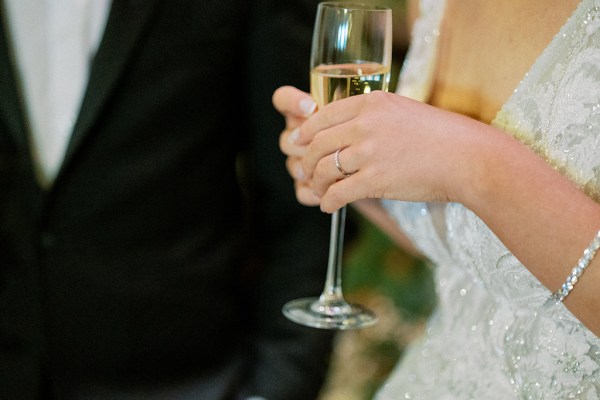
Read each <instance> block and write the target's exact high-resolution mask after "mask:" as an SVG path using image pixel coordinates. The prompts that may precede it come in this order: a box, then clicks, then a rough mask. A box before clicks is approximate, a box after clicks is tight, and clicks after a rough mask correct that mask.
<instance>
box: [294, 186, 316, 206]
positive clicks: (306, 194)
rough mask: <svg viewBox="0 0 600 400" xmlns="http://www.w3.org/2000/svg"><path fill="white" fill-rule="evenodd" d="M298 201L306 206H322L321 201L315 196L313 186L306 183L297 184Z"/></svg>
mask: <svg viewBox="0 0 600 400" xmlns="http://www.w3.org/2000/svg"><path fill="white" fill-rule="evenodd" d="M294 187H295V189H296V199H297V200H298V202H299V203H300V204H302V205H305V206H318V205H320V204H321V199H320V198H319V197H318V196H316V195H315V193H314V192H313V189H312V186H311V185H310V184H309V183H306V182H296V183H295V185H294Z"/></svg>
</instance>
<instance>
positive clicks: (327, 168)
mask: <svg viewBox="0 0 600 400" xmlns="http://www.w3.org/2000/svg"><path fill="white" fill-rule="evenodd" d="M352 150H353V147H347V148H346V149H344V150H340V151H339V152H338V151H336V152H334V153H333V154H332V155H329V156H327V157H324V158H323V159H321V160H320V161H319V162H318V163H317V166H316V168H315V171H314V174H313V176H312V181H313V191H314V192H315V194H316V195H317V196H319V197H320V196H323V195H325V193H326V192H327V191H328V190H329V187H330V186H332V185H334V184H335V183H336V182H338V181H340V180H342V179H346V178H348V177H349V176H351V175H353V174H354V173H355V172H356V171H357V169H358V168H357V167H354V163H350V162H349V161H350V160H351V159H352V158H353V157H352V153H353V151H352ZM336 154H337V157H336ZM336 158H337V160H336ZM343 160H346V161H343ZM302 172H303V173H304V171H302Z"/></svg>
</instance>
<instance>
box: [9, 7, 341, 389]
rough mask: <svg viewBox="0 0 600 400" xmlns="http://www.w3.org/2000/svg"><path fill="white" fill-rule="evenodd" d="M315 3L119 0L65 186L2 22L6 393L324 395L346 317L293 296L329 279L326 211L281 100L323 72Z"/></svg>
mask: <svg viewBox="0 0 600 400" xmlns="http://www.w3.org/2000/svg"><path fill="white" fill-rule="evenodd" d="M315 10H316V1H307V0H304V1H285V2H281V1H267V0H264V1H263V0H260V1H248V0H198V1H191V0H187V1H186V0H169V1H166V0H114V1H113V5H112V8H111V11H110V14H109V18H108V22H107V26H106V32H105V35H104V37H103V39H102V42H101V44H100V47H99V50H98V52H97V54H96V56H95V59H94V60H93V63H92V68H91V76H90V81H89V84H88V87H87V91H86V93H85V97H84V100H83V105H82V108H81V112H80V114H79V117H78V119H77V122H76V125H75V128H74V131H73V134H72V138H71V141H70V143H69V145H68V149H67V153H66V157H65V160H64V163H63V166H62V168H61V170H60V172H59V175H58V177H57V178H56V181H55V183H54V185H53V186H52V187H51V188H50V189H48V190H43V189H42V188H40V186H39V185H38V183H37V181H36V170H35V167H34V165H33V163H32V162H31V152H30V148H29V145H28V133H27V132H28V131H27V121H26V120H25V118H24V116H23V115H24V113H23V107H22V101H21V99H20V95H19V93H20V90H19V81H18V79H15V76H17V75H16V74H15V68H14V62H13V59H12V56H11V54H12V53H11V49H10V41H9V40H7V36H6V32H5V34H4V35H3V36H2V37H1V38H0V91H1V95H0V399H3V400H6V399H23V400H27V399H40V398H52V397H51V396H54V398H60V399H94V398H98V399H100V398H106V399H134V398H136V399H137V398H140V399H151V398H165V399H179V398H198V399H205V400H210V399H230V398H235V397H236V396H244V395H251V394H259V395H262V396H265V397H267V398H269V399H270V400H275V399H285V400H291V399H296V398H297V399H309V398H314V397H315V396H316V393H317V391H318V389H319V385H320V383H321V380H322V378H323V371H324V367H325V365H326V359H327V354H328V352H329V346H330V335H328V334H327V333H325V332H322V331H316V330H312V329H308V328H303V327H300V326H298V325H295V324H292V323H290V322H287V321H286V320H285V319H284V318H283V317H282V316H281V312H280V308H281V306H282V305H283V304H284V302H285V301H286V300H289V299H291V298H294V297H298V296H305V295H312V294H317V293H318V292H319V291H320V289H321V285H322V282H323V277H324V271H325V263H326V260H325V257H326V252H327V236H328V217H326V216H324V215H321V213H320V212H318V210H316V209H308V208H304V207H302V206H300V205H298V204H297V203H296V201H295V199H294V195H293V188H292V183H291V180H290V179H289V178H288V176H287V174H286V172H285V168H284V159H283V156H282V155H281V154H280V152H279V150H278V147H277V140H278V133H279V131H280V130H281V128H282V126H283V121H282V119H281V117H280V116H279V115H277V114H276V112H275V111H274V110H273V108H272V106H271V103H270V97H271V93H272V91H273V90H274V89H275V88H276V87H277V86H279V85H281V84H284V83H286V84H287V83H289V84H295V85H298V86H300V87H303V88H306V86H307V79H308V67H307V63H308V53H309V40H310V34H311V26H312V22H313V18H314V11H315ZM4 25H5V24H4ZM4 31H5V30H4Z"/></svg>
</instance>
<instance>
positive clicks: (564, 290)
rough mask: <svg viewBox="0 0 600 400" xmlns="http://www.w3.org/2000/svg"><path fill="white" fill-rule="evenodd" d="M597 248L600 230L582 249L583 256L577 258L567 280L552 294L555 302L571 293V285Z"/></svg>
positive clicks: (590, 260) (581, 272) (579, 275)
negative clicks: (577, 260)
mask: <svg viewBox="0 0 600 400" xmlns="http://www.w3.org/2000/svg"><path fill="white" fill-rule="evenodd" d="M598 249H600V231H598V233H596V236H595V237H594V240H592V242H591V243H590V245H589V246H588V247H587V248H586V249H585V250H584V251H583V256H582V257H581V258H580V259H579V262H578V263H577V265H576V266H575V267H573V270H572V271H571V274H570V275H569V276H568V277H567V281H566V282H565V283H563V285H562V286H561V288H560V289H558V290H557V291H556V293H554V294H552V298H553V299H554V300H556V302H557V303H560V302H561V301H563V300H564V299H565V298H566V297H567V296H568V295H569V293H571V290H573V287H574V286H575V284H576V283H577V281H578V280H579V277H581V275H582V274H583V271H585V269H586V268H587V267H588V266H589V265H590V263H591V262H592V260H593V259H594V256H595V255H596V251H598Z"/></svg>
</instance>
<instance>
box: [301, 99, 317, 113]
mask: <svg viewBox="0 0 600 400" xmlns="http://www.w3.org/2000/svg"><path fill="white" fill-rule="evenodd" d="M316 108H317V103H315V102H314V101H313V100H312V99H302V100H300V109H301V110H302V112H303V113H304V115H305V116H307V117H308V116H310V115H312V113H314V112H315V109H316Z"/></svg>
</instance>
